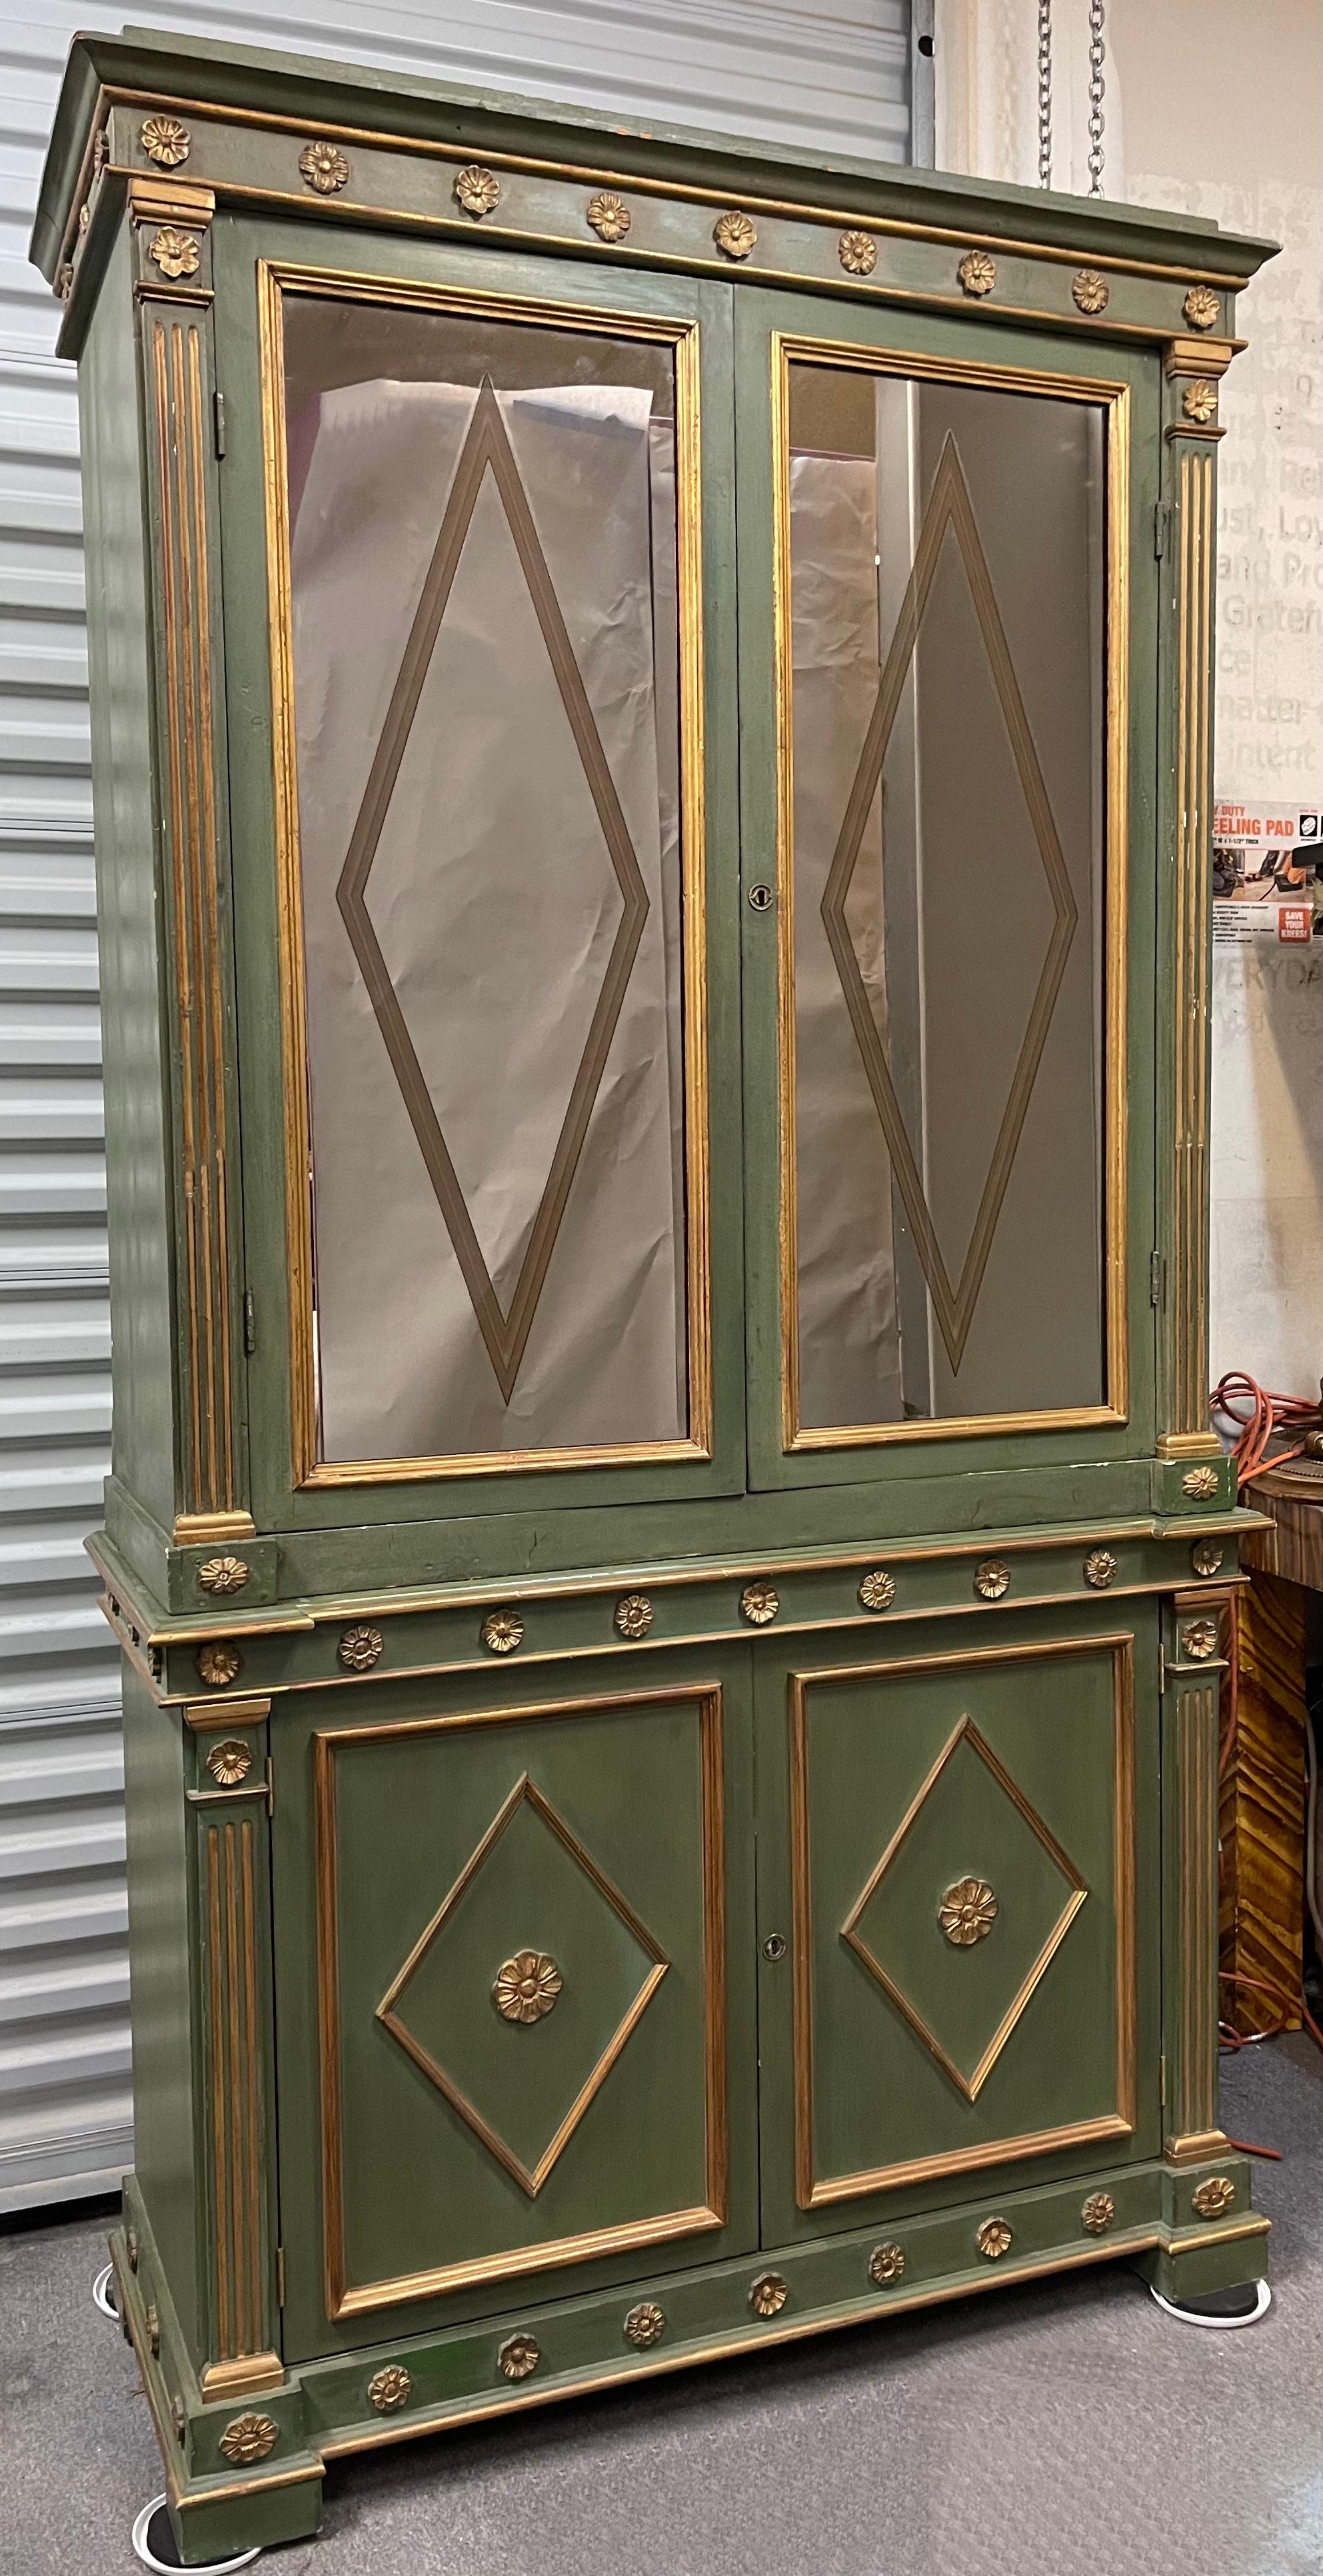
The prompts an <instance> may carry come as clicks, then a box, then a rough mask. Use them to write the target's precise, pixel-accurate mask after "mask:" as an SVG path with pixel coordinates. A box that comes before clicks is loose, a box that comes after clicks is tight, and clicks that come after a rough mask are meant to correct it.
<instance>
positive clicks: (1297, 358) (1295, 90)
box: [937, 0, 1323, 1394]
mask: <svg viewBox="0 0 1323 2576" xmlns="http://www.w3.org/2000/svg"><path fill="white" fill-rule="evenodd" d="M1035 16H1036V13H1035V10H1034V7H1033V5H1032V0H938V12H937V87H938V108H937V112H938V145H937V158H938V162H939V165H940V164H943V163H944V164H945V166H947V167H950V168H955V169H963V170H971V171H977V172H979V173H980V174H981V175H982V176H984V177H986V178H1007V179H1019V180H1022V181H1025V182H1028V183H1031V184H1032V182H1033V181H1034V180H1035V179H1036V177H1037V128H1036V114H1035V70H1036V65H1035ZM1053 16H1054V19H1055V22H1056V46H1055V51H1056V65H1055V82H1054V87H1055V91H1056V114H1055V119H1054V125H1055V140H1056V145H1057V150H1056V156H1055V161H1054V172H1053V176H1054V184H1055V185H1056V186H1058V187H1064V188H1071V189H1078V190H1081V191H1082V190H1084V189H1085V188H1087V185H1088V180H1087V167H1086V154H1087V134H1086V131H1085V118H1086V113H1087V106H1086V89H1087V69H1086V59H1085V52H1086V43H1087V7H1086V0H1054V9H1053ZM1107 31H1108V62H1107V95H1106V136H1105V142H1106V155H1107V158H1106V168H1105V174H1104V186H1105V189H1106V192H1107V194H1108V195H1109V196H1114V197H1121V198H1127V199H1129V200H1130V201H1131V202H1132V203H1144V202H1147V203H1148V204H1150V205H1158V206H1168V207H1178V208H1182V209H1184V210H1185V211H1187V212H1190V213H1195V214H1202V215H1212V216H1214V217H1215V218H1216V219H1217V221H1218V222H1220V223H1224V224H1227V225H1229V226H1230V227H1232V228H1233V229H1235V230H1238V231H1244V232H1250V233H1258V234H1266V235H1268V236H1269V237H1271V238H1273V239H1276V240H1278V241H1280V242H1281V243H1282V244H1283V255H1282V257H1281V258H1280V259H1278V260H1274V261H1273V262H1272V263H1271V264H1270V265H1269V266H1268V267H1267V268H1266V269H1265V270H1264V271H1263V272H1262V274H1261V276H1260V277H1259V279H1258V281H1257V282H1256V284H1255V285H1254V286H1253V287H1252V288H1251V289H1250V291H1249V293H1248V294H1247V295H1246V296H1245V297H1244V299H1243V301H1242V303H1241V306H1240V319H1241V326H1242V329H1243V330H1244V332H1245V335H1246V337H1247V338H1248V340H1249V344H1250V345H1249V348H1248V349H1247V350H1246V351H1245V353H1244V354H1243V355H1242V356H1241V357H1239V358H1237V360H1236V361H1235V364H1234V366H1233V367H1232V369H1231V372H1230V375H1229V376H1228V377H1227V378H1226V380H1225V384H1224V387H1223V402H1222V417H1223V420H1224V422H1225V424H1226V428H1227V435H1226V438H1225V439H1224V440H1223V442H1222V446H1221V449H1220V451H1219V476H1220V505H1219V508H1220V544H1219V564H1218V588H1219V598H1218V625H1217V659H1218V673H1217V771H1216V784H1217V790H1218V793H1219V794H1221V795H1226V796H1235V797H1240V798H1244V799H1246V800H1247V801H1252V800H1254V799H1257V798H1267V799H1271V800H1273V801H1277V802H1292V801H1294V800H1295V798H1296V797H1297V795H1298V796H1299V798H1300V801H1301V803H1302V804H1305V805H1311V804H1313V805H1317V804H1318V803H1320V802H1321V801H1323V351H1321V348H1320V342H1321V339H1323V327H1321V326H1323V187H1321V186H1320V148H1319V147H1320V136H1321V135H1323V0H1272V5H1271V6H1267V5H1265V0H1109V6H1108V10H1107ZM1320 946H1323V943H1319V942H1316V943H1315V945H1314V947H1313V949H1312V950H1310V951H1302V950H1299V949H1290V948H1278V947H1276V946H1275V944H1273V943H1271V942H1267V941H1261V942H1258V943H1256V944H1255V945H1254V946H1252V947H1249V946H1246V947H1239V948H1220V949H1218V950H1217V952H1216V955H1215V959H1214V974H1213V1012H1214V1019H1213V1109H1212V1164H1213V1175H1212V1195H1213V1225H1212V1313H1211V1323H1210V1359H1211V1366H1212V1371H1213V1375H1214V1376H1215V1377H1216V1376H1219V1375H1220V1374H1221V1373H1222V1371H1223V1370H1224V1369H1226V1368H1229V1367H1241V1368H1247V1369H1248V1370H1249V1371H1250V1373H1251V1375H1252V1376H1255V1377H1257V1378H1258V1379H1259V1380H1260V1381H1261V1383H1263V1384H1265V1385H1268V1386H1272V1387H1277V1388H1281V1389H1284V1390H1285V1391H1287V1392H1293V1393H1300V1394H1307V1393H1309V1392H1311V1391H1312V1390H1313V1389H1314V1388H1315V1387H1316V1385H1317V1381H1318V1376H1319V1371H1320V1369H1321V1368H1323V958H1321V957H1320V955H1319V953H1318V952H1319V948H1320Z"/></svg>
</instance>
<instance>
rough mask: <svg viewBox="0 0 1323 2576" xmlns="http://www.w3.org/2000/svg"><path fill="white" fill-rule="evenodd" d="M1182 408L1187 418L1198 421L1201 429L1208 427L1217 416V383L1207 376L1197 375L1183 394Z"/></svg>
mask: <svg viewBox="0 0 1323 2576" xmlns="http://www.w3.org/2000/svg"><path fill="white" fill-rule="evenodd" d="M1181 409H1182V411H1183V412H1184V414H1185V417H1186V419H1187V420H1192V421H1195V422H1197V423H1198V426H1199V427H1200V428H1201V429H1205V428H1207V426H1208V423H1209V422H1210V421H1212V420H1216V418H1217V387H1216V385H1215V384H1213V383H1212V382H1211V380H1210V379H1209V378H1208V377H1207V376H1199V377H1197V378H1196V380H1195V382H1194V383H1193V384H1192V385H1187V386H1186V388H1185V391H1184V393H1183V394H1182V396H1181Z"/></svg>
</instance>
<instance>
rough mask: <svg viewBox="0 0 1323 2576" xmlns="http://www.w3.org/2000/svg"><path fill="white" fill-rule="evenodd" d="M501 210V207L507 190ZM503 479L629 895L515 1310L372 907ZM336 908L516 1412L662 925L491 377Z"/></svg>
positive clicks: (467, 443)
mask: <svg viewBox="0 0 1323 2576" xmlns="http://www.w3.org/2000/svg"><path fill="white" fill-rule="evenodd" d="M479 181H490V184H491V188H492V189H493V190H496V192H497V194H499V190H497V183H496V180H495V178H494V177H493V176H492V173H491V172H490V171H481V170H461V172H460V174H459V177H458V178H457V180H456V181H455V193H456V195H457V196H458V197H459V198H460V203H461V204H462V205H465V206H467V207H468V211H469V212H470V213H479V214H481V213H486V212H487V211H488V207H487V203H486V202H485V201H484V202H482V203H479V202H477V200H478V199H479V198H481V197H483V191H482V190H481V189H480V188H478V186H477V183H478V182H479ZM470 182H473V183H474V184H473V187H472V188H471V189H470V190H469V194H470V195H472V196H473V197H474V199H475V202H474V203H473V204H469V197H468V196H466V195H464V194H462V193H461V192H462V191H463V190H465V189H466V188H468V187H469V183H470ZM490 202H491V203H492V204H494V203H495V196H493V197H492V198H491V200H490ZM489 472H490V475H491V478H492V482H493V483H494V485H495V488H496V494H497V497H498V499H499V501H500V503H501V506H502V508H503V510H504V513H505V519H506V525H507V527H508V529H509V532H510V536H511V538H512V540H513V543H514V547H515V552H516V554H517V556H518V558H519V563H520V567H521V569H522V572H523V575H524V579H525V581H526V583H527V586H528V594H529V598H530V601H531V603H532V606H533V609H534V613H535V615H536V617H537V621H538V624H539V626H540V628H541V630H542V640H543V643H544V644H545V646H546V649H547V655H548V658H549V660H550V663H551V667H552V672H553V674H554V677H555V680H556V685H557V688H558V690H559V692H560V697H561V702H562V704H563V706H564V709H565V714H566V718H567V720H568V723H569V727H570V731H571V733H572V735H573V737H574V742H575V746H576V749H577V751H578V754H579V758H580V762H581V764H582V768H583V774H584V779H585V783H586V785H587V788H588V792H589V794H590V796H591V798H592V801H593V805H594V807H595V809H596V813H597V819H598V822H599V823H600V825H601V829H602V837H603V839H604V841H605V843H606V848H607V854H608V857H609V859H610V862H611V866H612V868H613V870H614V872H615V876H616V880H617V883H618V885H619V888H620V895H621V913H620V920H619V923H618V925H617V928H616V934H615V939H614V941H613V944H612V948H611V953H610V956H609V958H608V960H607V965H606V972H605V974H604V976H603V979H602V984H601V987H600V990H599V992H598V996H597V1001H596V1004H595V1006H594V1009H593V1013H592V1017H591V1019H590V1022H589V1026H588V1032H587V1035H586V1037H585V1039H584V1045H583V1053H582V1055H581V1057H580V1059H579V1066H578V1070H577V1072H576V1074H575V1077H574V1082H573V1085H572V1086H571V1090H570V1097H569V1102H568V1105H567V1107H566V1112H565V1117H564V1121H563V1123H562V1126H561V1130H560V1134H559V1136H558V1138H557V1141H556V1149H555V1152H554V1154H553V1156H552V1161H551V1168H550V1170H549V1171H548V1174H547V1179H546V1184H545V1186H544V1189H543V1192H542V1197H541V1200H540V1202H539V1204H538V1209H537V1213H536V1216H535V1217H534V1220H533V1225H532V1228H531V1231H530V1233H529V1237H528V1242H527V1245H526V1247H525V1250H524V1257H523V1261H522V1263H521V1265H520V1270H519V1276H518V1278H517V1279H516V1281H515V1284H514V1289H513V1292H512V1295H511V1300H510V1306H509V1311H508V1313H507V1312H505V1311H503V1309H502V1307H501V1303H500V1300H499V1298H498V1296H497V1293H496V1288H495V1285H494V1283H493V1281H492V1276H491V1272H490V1271H489V1269H488V1267H487V1262H486V1259H485V1257H484V1254H483V1251H482V1247H481V1244H480V1243H479V1241H478V1235H477V1231H476V1228H475V1226H474V1224H473V1219H472V1217H471V1215H470V1213H469V1208H468V1203H467V1201H466V1199H465V1197H464V1192H463V1189H462V1188H461V1186H460V1181H459V1175H458V1173H457V1172H456V1170H455V1166H454V1163H453V1161H452V1159H451V1154H450V1149H449V1146H448V1145H447V1143H446V1139H445V1136H444V1134H443V1132H442V1127H441V1122H440V1120H439V1118H438V1116H437V1113H436V1107H435V1104H434V1102H433V1099H432V1094H431V1092H430V1090H429V1089H428V1085H427V1081H426V1078H425V1076H424V1073H423V1069H422V1066H421V1064H420V1063H419V1060H418V1054H417V1050H416V1048H415V1046H414V1042H413V1038H412V1036H411V1034H410V1030H409V1025H408V1022H407V1020H406V1018H405V1015H404V1011H403V1009H402V1007H401V1004H400V1000H399V996H398V994H397V993H396V990H395V986H394V984H393V983H392V981H391V978H390V973H389V969H388V968H387V965H386V960H385V958H384V956H383V955H382V951H381V947H380V944H379V942H378V939H377V934H376V930H375V928H374V925H373V922H372V918H371V914H370V912H369V910H368V904H367V887H368V878H369V875H370V872H371V869H372V865H373V861H374V860H375V858H376V855H377V850H378V846H379V843H380V840H381V835H382V832H383V830H384V828H385V823H386V816H387V812H388V809H389V806H390V800H391V794H392V791H393V789H394V786H395V782H396V779H397V777H398V776H399V772H400V767H401V764H402V762H403V759H404V755H405V751H406V749H407V747H408V742H409V737H410V733H411V731H412V727H413V722H414V717H415V715H416V713H417V710H418V704H419V700H420V698H421V697H422V693H423V688H424V684H425V682H426V679H427V674H428V670H429V668H430V666H431V661H432V655H433V652H434V650H435V646H436V642H437V637H438V636H439V634H440V631H441V622H442V619H443V618H444V616H445V612H446V607H447V604H448V602H449V599H450V594H451V590H452V587H453V585H454V581H455V576H456V574H457V572H458V570H459V564H460V557H461V555H462V554H463V551H464V545H465V541H466V539H467V537H468V533H469V528H470V525H471V523H472V519H473V513H474V511H475V509H476V508H477V504H478V497H479V494H480V492H481V489H482V486H483V482H484V479H485V477H486V475H487V474H488V473H489ZM336 902H337V904H338V906H339V910H340V914H341V917H342V919H343V921H344V925H345V929H346V931H347V932H348V934H349V942H350V946H351V947H352V949H353V952H354V956H355V958H356V960H357V962H358V967H359V971H360V973H361V974H362V977H363V982H364V984H365V986H366V988H367V994H368V1000H369V1002H370V1003H371V1006H372V1010H373V1012H374V1014H375V1017H376V1021H377V1025H378V1027H379V1029H380V1031H381V1035H382V1039H383V1041H384V1043H385V1047H386V1052H387V1055H388V1056H389V1058H390V1062H391V1067H392V1070H393V1072H394V1075H395V1079H396V1082H397V1084H398V1085H399V1090H400V1095H401V1098H402V1099H403V1102H404V1106H405V1109H406V1110H407V1112H408V1116H409V1121H410V1124H411V1126H412V1128H413V1131H414V1135H415V1137H416V1139H417V1143H418V1149H419V1152H420V1153H421V1155H422V1158H423V1162H424V1165H425V1167H426V1170H427V1175H428V1178H429V1180H430V1182H431V1185H432V1189H433V1191H434V1193H435V1196H436V1202H437V1205H438V1207H439V1208H440V1211H441V1215H442V1219H443V1221H444V1224H445V1227H446V1231H447V1233H448V1234H449V1236H450V1240H451V1243H452V1245H453V1247H454V1252H455V1258H456V1260H457V1261H458V1263H459V1267H460V1272H461V1275H462V1277H463V1280H464V1285H465V1288H466V1290H467V1292H468V1297H469V1301H470V1304H471V1305H472V1308H473V1312H474V1316H475V1318H476V1321H477V1324H478V1329H479V1331H480V1332H481V1334H482V1338H483V1342H484V1344H485V1346H486V1351H487V1356H488V1359H489V1360H490V1362H491V1366H492V1371H493V1374H494V1376H495V1378H496V1381H497V1384H498V1386H499V1387H500V1390H501V1394H502V1396H503V1397H504V1399H505V1402H506V1403H507V1404H508V1403H509V1402H510V1400H511V1397H512V1396H513V1394H514V1390H515V1383H516V1380H517V1378H518V1376H519V1370H520V1367H521V1364H522V1362H523V1357H524V1351H525V1349H526V1347H527V1343H528V1336H529V1334H530V1332H531V1331H532V1329H533V1320H534V1317H535V1315H536V1313H537V1308H538V1301H539V1299H540V1297H541V1294H542V1289H543V1285H544V1283H545V1280H546V1276H547V1271H548V1268H549V1266H550V1263H551V1256H552V1253H553V1251H554V1250H555V1246H556V1239H557V1236H558V1234H559V1232H560V1226H561V1220H562V1218H563V1216H564V1213H565V1207H566V1202H567V1201H568V1198H569V1195H570V1189H571V1185H572V1183H573V1180H574V1174H575V1171H576V1168H577V1166H578V1162H579V1157H580V1153H581V1151H582V1148H583V1140H584V1137H585V1136H586V1134H587V1132H588V1123H589V1120H590V1118H591V1116H592V1111H593V1106H594V1103H595V1101H596V1098H597V1093H598V1089H599V1087H600V1084H601V1081H602V1076H603V1074H604V1072H605V1069H606V1061H607V1057H608V1055H609V1053H610V1048H611V1041H612V1039H613V1037H614V1035H615V1031H616V1024H617V1022H618V1020H619V1018H620V1013H621V1009H622V1006H623V1004H624V999H625V991H626V987H627V985H628V983H629V980H630V977H631V975H632V973H633V971H634V961H635V958H636V957H637V955H638V950H639V942H640V940H641V939H642V937H643V925H644V923H645V921H646V920H647V917H648V910H649V902H648V891H647V887H646V885H645V884H644V881H643V873H642V870H641V868H640V866H639V862H638V856H637V853H636V851H635V848H634V844H633V841H632V839H631V837H630V832H629V826H628V824H627V822H626V820H625V814H624V809H623V807H622V805H621V803H620V798H619V795H618V794H617V791H616V786H615V781H614V778H613V777H612V773H611V768H610V764H609V763H608V761H607V757H606V753H605V751H604V749H603V746H602V738H601V735H600V733H599V732H598V728H597V719H596V717H595V716H594V714H593V711H592V707H591V704H590V702H589V698H588V693H587V690H586V688H585V686H584V682H583V675H582V673H581V671H580V669H579V665H578V661H577V659H576V657H575V651H574V646H573V643H572V642H571V639H570V634H569V630H568V628H567V626H566V624H565V619H564V616H563V614H562V611H561V606H560V602H559V600H558V598H557V596H556V589H555V584H554V582H553V580H552V577H551V571H550V568H549V566H548V564H547V559H546V556H545V554H544V553H543V550H542V541H541V538H540V537H539V535H538V532H537V524H536V521H535V520H534V517H533V512H532V507H531V505H530V502H529V498H528V494H527V491H526V490H525V487H524V481H523V477H522V475H521V474H520V471H519V467H518V463H517V461H516V458H515V453H514V449H513V448H512V446H511V444H510V439H509V434H508V432H507V430H506V427H505V423H504V421H503V419H502V417H501V410H500V405H499V403H498V402H497V399H496V393H495V389H494V387H493V385H492V383H491V380H490V378H489V377H487V378H484V380H483V383H482V385H481V386H480V388H479V392H478V399H477V401H476V403H475V405H474V408H473V415H472V419H471V420H470V423H469V428H468V433H467V436H466V438H465V440H464V445H463V448H462V449H461V452H460V457H459V462H458V464H457V466H456V468H455V473H454V478H453V481H452V483H451V486H450V492H449V497H448V499H447V501H446V506H445V510H444V512H443V514H442V519H441V526H440V529H439V530H438V533H437V540H436V544H435V547H434V548H433V552H432V560H431V563H430V564H429V566H428V569H427V572H426V575H425V576H424V580H423V585H422V590H421V593H420V595H419V600H418V606H417V608H416V610H415V612H414V619H413V624H412V627H411V629H410V632H409V637H408V641H407V643H406V645H405V648H404V652H403V655H402V657H401V661H400V667H399V671H398V674H397V676H396V680H395V686H394V689H393V691H392V693H391V699H390V704H389V706H388V707H387V709H386V714H385V718H384V721H383V724H382V728H381V734H380V737H379V739H378V742H377V746H376V749H375V751H374V753H373V756H372V762H371V767H370V769H369V772H368V778H367V784H366V786H365V788H364V791H363V800H362V804H361V805H360V807H359V811H358V816H357V819H356V821H355V823H354V827H353V830H352V832H351V834H350V837H349V847H348V851H347V853H346V856H345V862H344V866H343V868H342V870H341V872H340V879H339V883H338V885H337V887H336Z"/></svg>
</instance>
